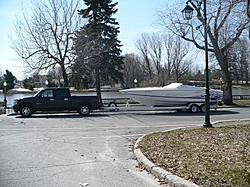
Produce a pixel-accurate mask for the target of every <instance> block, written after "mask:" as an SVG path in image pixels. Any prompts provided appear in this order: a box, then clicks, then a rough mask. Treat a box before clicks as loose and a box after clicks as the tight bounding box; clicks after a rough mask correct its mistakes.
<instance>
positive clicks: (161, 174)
mask: <svg viewBox="0 0 250 187" xmlns="http://www.w3.org/2000/svg"><path fill="white" fill-rule="evenodd" d="M144 136H145V135H144ZM144 136H142V137H140V138H139V139H138V140H137V141H136V143H135V145H134V155H135V157H136V158H137V161H138V162H139V163H140V164H142V165H143V166H144V167H145V168H146V170H147V171H148V172H149V173H151V174H152V175H154V176H155V177H157V178H159V179H161V180H164V181H165V182H167V183H169V184H170V185H174V186H175V187H199V186H198V185H197V184H194V183H192V182H190V181H187V180H185V179H183V178H181V177H178V176H176V175H174V174H172V173H170V172H168V171H166V170H164V169H162V168H160V167H158V166H156V165H155V164H154V163H152V162H151V161H149V160H148V159H147V157H145V156H144V154H143V153H142V152H141V150H140V149H138V148H137V147H138V144H139V142H140V141H141V140H142V139H143V137H144Z"/></svg>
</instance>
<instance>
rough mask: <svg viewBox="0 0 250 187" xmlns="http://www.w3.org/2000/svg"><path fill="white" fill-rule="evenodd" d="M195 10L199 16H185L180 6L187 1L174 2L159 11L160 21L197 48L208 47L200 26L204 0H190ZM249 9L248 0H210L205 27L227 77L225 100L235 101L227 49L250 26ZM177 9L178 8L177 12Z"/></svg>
mask: <svg viewBox="0 0 250 187" xmlns="http://www.w3.org/2000/svg"><path fill="white" fill-rule="evenodd" d="M188 2H189V3H190V4H191V5H192V6H193V7H194V10H195V13H196V16H195V17H196V19H195V18H193V19H192V20H190V21H186V20H184V19H183V17H182V15H181V11H180V9H179V7H181V6H183V7H184V6H185V3H184V2H181V3H182V4H181V3H179V4H178V3H175V5H173V6H168V7H166V9H164V10H163V11H161V12H159V24H160V25H162V26H164V27H165V28H167V29H168V30H169V31H171V32H172V33H174V34H176V35H178V36H180V37H181V38H183V39H184V40H186V41H188V42H191V43H193V44H194V45H195V46H196V47H197V48H198V49H201V50H205V48H204V38H203V35H202V34H203V33H204V32H203V31H202V30H201V28H202V27H201V26H202V25H203V23H204V12H203V10H202V7H201V6H200V5H201V3H200V2H201V1H195V0H189V1H188ZM245 9H246V1H245V0H207V20H208V23H207V25H206V30H207V34H208V39H209V49H208V51H210V52H213V53H214V54H215V57H216V59H217V61H218V64H219V66H220V68H221V69H222V71H223V74H224V77H225V88H224V102H225V103H226V104H231V103H232V78H231V74H230V71H229V62H228V59H227V53H226V51H227V50H228V49H229V47H231V46H232V45H233V44H234V43H235V42H236V41H237V39H238V38H239V37H240V35H241V34H242V32H243V31H244V30H245V29H247V28H249V23H250V22H249V19H248V18H247V16H246V15H245V14H244V13H243V12H245ZM175 10H176V11H175Z"/></svg>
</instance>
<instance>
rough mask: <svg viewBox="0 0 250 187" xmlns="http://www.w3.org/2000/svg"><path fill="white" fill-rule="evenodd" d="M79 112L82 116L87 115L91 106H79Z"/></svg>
mask: <svg viewBox="0 0 250 187" xmlns="http://www.w3.org/2000/svg"><path fill="white" fill-rule="evenodd" d="M78 112H79V114H80V115H82V116H87V115H89V113H90V107H89V106H88V105H86V104H83V105H81V106H80V107H79V109H78Z"/></svg>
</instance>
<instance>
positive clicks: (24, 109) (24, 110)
mask: <svg viewBox="0 0 250 187" xmlns="http://www.w3.org/2000/svg"><path fill="white" fill-rule="evenodd" d="M20 113H21V115H22V116H23V117H29V116H31V114H32V107H31V106H30V105H23V106H21V108H20Z"/></svg>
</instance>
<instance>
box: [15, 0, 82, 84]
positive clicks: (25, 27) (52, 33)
mask: <svg viewBox="0 0 250 187" xmlns="http://www.w3.org/2000/svg"><path fill="white" fill-rule="evenodd" d="M80 2H81V1H80V0H39V1H38V0H37V1H32V8H31V10H30V12H31V14H29V13H28V12H26V11H23V13H22V15H21V16H20V17H18V18H17V21H16V25H15V34H16V35H15V37H12V41H13V48H14V50H15V51H16V52H17V54H18V55H19V57H20V58H21V60H22V61H23V62H24V65H25V67H26V69H27V71H29V72H30V71H47V70H49V69H51V68H54V67H55V66H56V65H59V66H60V68H61V71H62V76H63V79H64V86H68V75H67V74H68V72H67V68H68V67H69V66H70V63H71V62H72V61H73V59H74V56H73V55H72V53H71V50H72V49H71V48H72V44H73V42H72V36H74V34H75V32H76V31H77V30H78V29H79V28H80V22H79V20H80V19H79V15H78V14H77V10H78V9H79V5H80Z"/></svg>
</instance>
